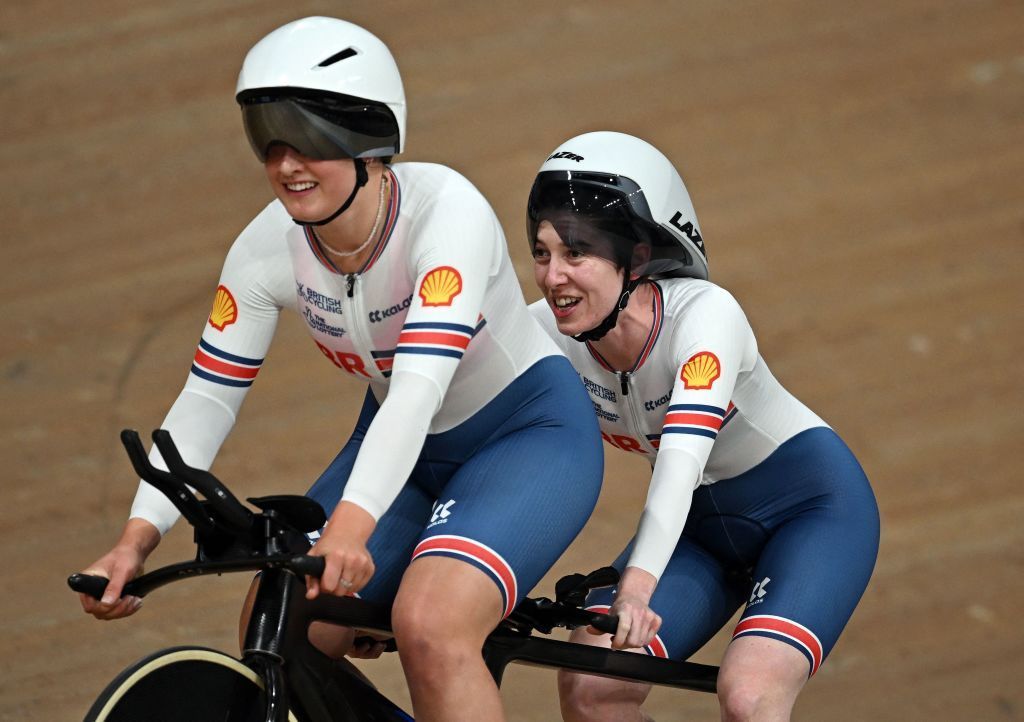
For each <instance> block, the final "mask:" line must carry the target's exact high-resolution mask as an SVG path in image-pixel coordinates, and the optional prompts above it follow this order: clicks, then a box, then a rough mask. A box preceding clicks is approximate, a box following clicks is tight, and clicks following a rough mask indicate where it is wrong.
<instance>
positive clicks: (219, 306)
mask: <svg viewBox="0 0 1024 722" xmlns="http://www.w3.org/2000/svg"><path fill="white" fill-rule="evenodd" d="M237 320H238V304H237V303H235V297H234V296H232V295H231V291H229V290H228V289H227V287H226V286H217V293H216V294H215V295H214V297H213V310H212V311H210V325H211V326H213V327H214V328H215V329H217V330H218V331H223V330H224V327H225V326H230V325H231V324H233V323H234V322H235V321H237Z"/></svg>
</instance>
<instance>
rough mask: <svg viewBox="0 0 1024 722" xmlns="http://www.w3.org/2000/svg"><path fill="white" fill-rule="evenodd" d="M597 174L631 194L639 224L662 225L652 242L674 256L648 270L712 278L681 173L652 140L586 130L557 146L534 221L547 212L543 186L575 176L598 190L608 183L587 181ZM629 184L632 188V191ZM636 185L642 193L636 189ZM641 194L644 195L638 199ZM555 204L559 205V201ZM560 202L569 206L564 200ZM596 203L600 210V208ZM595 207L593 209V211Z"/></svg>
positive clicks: (544, 170)
mask: <svg viewBox="0 0 1024 722" xmlns="http://www.w3.org/2000/svg"><path fill="white" fill-rule="evenodd" d="M593 176H606V177H607V178H608V179H609V180H610V182H612V183H614V184H616V185H617V186H618V187H619V188H620V192H621V193H624V197H627V198H629V200H628V205H629V206H630V207H631V210H630V213H631V215H635V216H637V219H638V223H642V222H644V221H647V222H650V223H653V224H656V226H657V227H658V228H660V232H656V233H655V234H654V236H655V237H656V240H655V241H654V245H655V246H656V247H660V248H661V249H662V250H663V251H664V252H665V254H666V256H670V257H671V258H669V257H666V258H664V259H662V263H661V266H660V267H661V270H656V271H652V272H650V275H654V276H656V277H668V276H690V277H695V278H703V279H706V278H707V277H708V265H707V255H706V251H705V249H704V240H703V237H702V236H701V233H700V224H699V223H698V221H697V214H696V212H695V211H694V209H693V202H692V201H691V200H690V194H689V192H688V191H687V190H686V185H685V184H684V183H683V179H682V178H681V177H680V175H679V172H678V171H677V170H676V169H675V167H674V166H673V165H672V163H671V162H670V161H669V160H668V158H666V157H665V155H664V154H662V153H661V151H659V150H658V149H657V148H655V147H654V146H653V145H651V144H650V143H648V142H646V141H644V140H641V139H640V138H636V137H634V136H631V135H627V134H625V133H616V132H612V131H598V132H593V133H585V134H583V135H579V136H577V137H575V138H572V139H570V140H567V141H566V142H564V143H562V144H561V145H560V146H558V148H556V149H555V150H554V152H552V153H551V154H550V155H549V156H548V158H547V160H546V161H544V164H543V165H542V166H541V167H540V170H539V171H538V175H537V181H536V182H535V184H534V190H533V192H531V210H530V211H529V213H530V222H531V224H533V223H535V222H536V221H537V220H539V218H538V217H537V216H536V215H535V213H537V212H542V211H543V208H541V207H540V206H543V205H544V203H545V201H544V200H543V198H544V196H545V193H544V189H543V187H542V186H543V185H544V184H545V183H547V184H549V185H554V186H557V185H559V184H561V185H563V186H565V187H568V186H571V185H572V184H573V183H574V182H576V181H577V180H579V181H580V182H582V183H585V184H590V183H591V182H593V183H596V185H594V186H591V187H594V188H597V190H598V192H600V190H601V188H600V187H601V186H605V187H607V186H606V184H605V183H604V182H603V180H601V179H599V180H597V181H591V180H588V178H592V177H593ZM545 179H546V180H545ZM627 181H629V182H627ZM630 182H631V183H630ZM629 188H632V189H633V191H632V192H631V193H630V192H629ZM551 190H552V192H551V193H549V194H547V197H548V198H554V199H557V198H558V197H559V192H558V190H557V188H554V189H551ZM637 190H639V191H641V193H637V192H636V191H637ZM577 196H578V193H577ZM639 196H642V199H643V200H642V201H639V202H638V200H639ZM563 197H565V196H563ZM594 197H595V198H596V197H597V196H594ZM643 201H646V203H644V202H643ZM602 202H603V201H602ZM553 203H554V204H557V201H554V202H553ZM562 206H563V207H565V204H564V203H563V204H562ZM644 206H646V209H649V217H646V218H645V217H644V216H647V212H646V211H645V209H644ZM595 208H596V212H597V213H599V212H600V208H598V207H595ZM595 208H592V209H590V211H589V212H590V213H594V212H595ZM535 232H536V228H535V226H531V229H530V233H531V240H530V242H531V244H532V243H533V238H534V237H535ZM648 235H650V234H648ZM671 246H675V249H674V250H673V249H671V248H670V247H671ZM657 250H658V249H657V248H656V251H657ZM680 251H682V252H680ZM653 268H654V266H653V265H652V269H653Z"/></svg>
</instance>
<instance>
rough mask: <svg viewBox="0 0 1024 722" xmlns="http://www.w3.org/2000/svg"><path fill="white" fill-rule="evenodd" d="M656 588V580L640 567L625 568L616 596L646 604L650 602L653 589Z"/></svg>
mask: <svg viewBox="0 0 1024 722" xmlns="http://www.w3.org/2000/svg"><path fill="white" fill-rule="evenodd" d="M657 586H658V578H657V577H655V576H654V575H653V574H651V573H650V572H648V571H646V570H644V569H641V568H640V567H626V569H625V571H623V572H622V578H621V579H620V580H619V586H618V596H619V597H620V598H621V597H625V596H629V597H632V598H634V599H639V600H641V601H643V603H644V604H647V603H648V602H650V601H651V596H652V595H653V594H654V589H655V587H657Z"/></svg>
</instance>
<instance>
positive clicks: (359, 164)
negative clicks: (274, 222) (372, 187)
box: [292, 158, 370, 226]
mask: <svg viewBox="0 0 1024 722" xmlns="http://www.w3.org/2000/svg"><path fill="white" fill-rule="evenodd" d="M353 161H354V162H355V164H356V184H355V186H353V188H352V192H351V193H349V196H348V199H346V201H345V202H344V203H343V204H342V206H341V208H339V209H338V210H336V211H334V213H332V214H331V215H329V216H328V217H327V218H324V219H323V220H321V221H300V220H297V219H295V218H292V220H293V221H295V222H296V223H297V224H299V225H300V226H326V225H327V224H328V223H330V222H331V221H333V220H334V219H335V218H337V217H338V216H340V215H341V214H342V213H344V212H345V211H347V210H348V207H349V206H350V205H352V201H354V200H355V199H356V193H358V192H359V189H360V188H362V187H363V186H364V185H366V183H367V182H368V181H369V180H370V174H369V173H367V171H366V161H365V160H363V159H361V158H354V159H353Z"/></svg>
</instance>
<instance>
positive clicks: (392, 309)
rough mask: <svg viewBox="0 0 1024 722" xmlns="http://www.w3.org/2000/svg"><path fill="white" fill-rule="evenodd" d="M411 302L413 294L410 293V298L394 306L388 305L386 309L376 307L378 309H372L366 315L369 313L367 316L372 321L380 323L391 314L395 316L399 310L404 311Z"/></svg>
mask: <svg viewBox="0 0 1024 722" xmlns="http://www.w3.org/2000/svg"><path fill="white" fill-rule="evenodd" d="M411 304H412V294H411V293H410V294H409V296H408V298H406V299H405V300H404V301H401V302H399V303H396V304H395V305H393V306H388V307H387V308H385V309H376V310H373V311H370V312H369V313H368V314H366V315H367V318H369V319H370V323H380V322H381V321H383V320H384V319H385V318H390V317H391V316H394V315H395V314H396V313H398V312H399V311H404V310H405V309H407V308H409V306H410V305H411Z"/></svg>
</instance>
